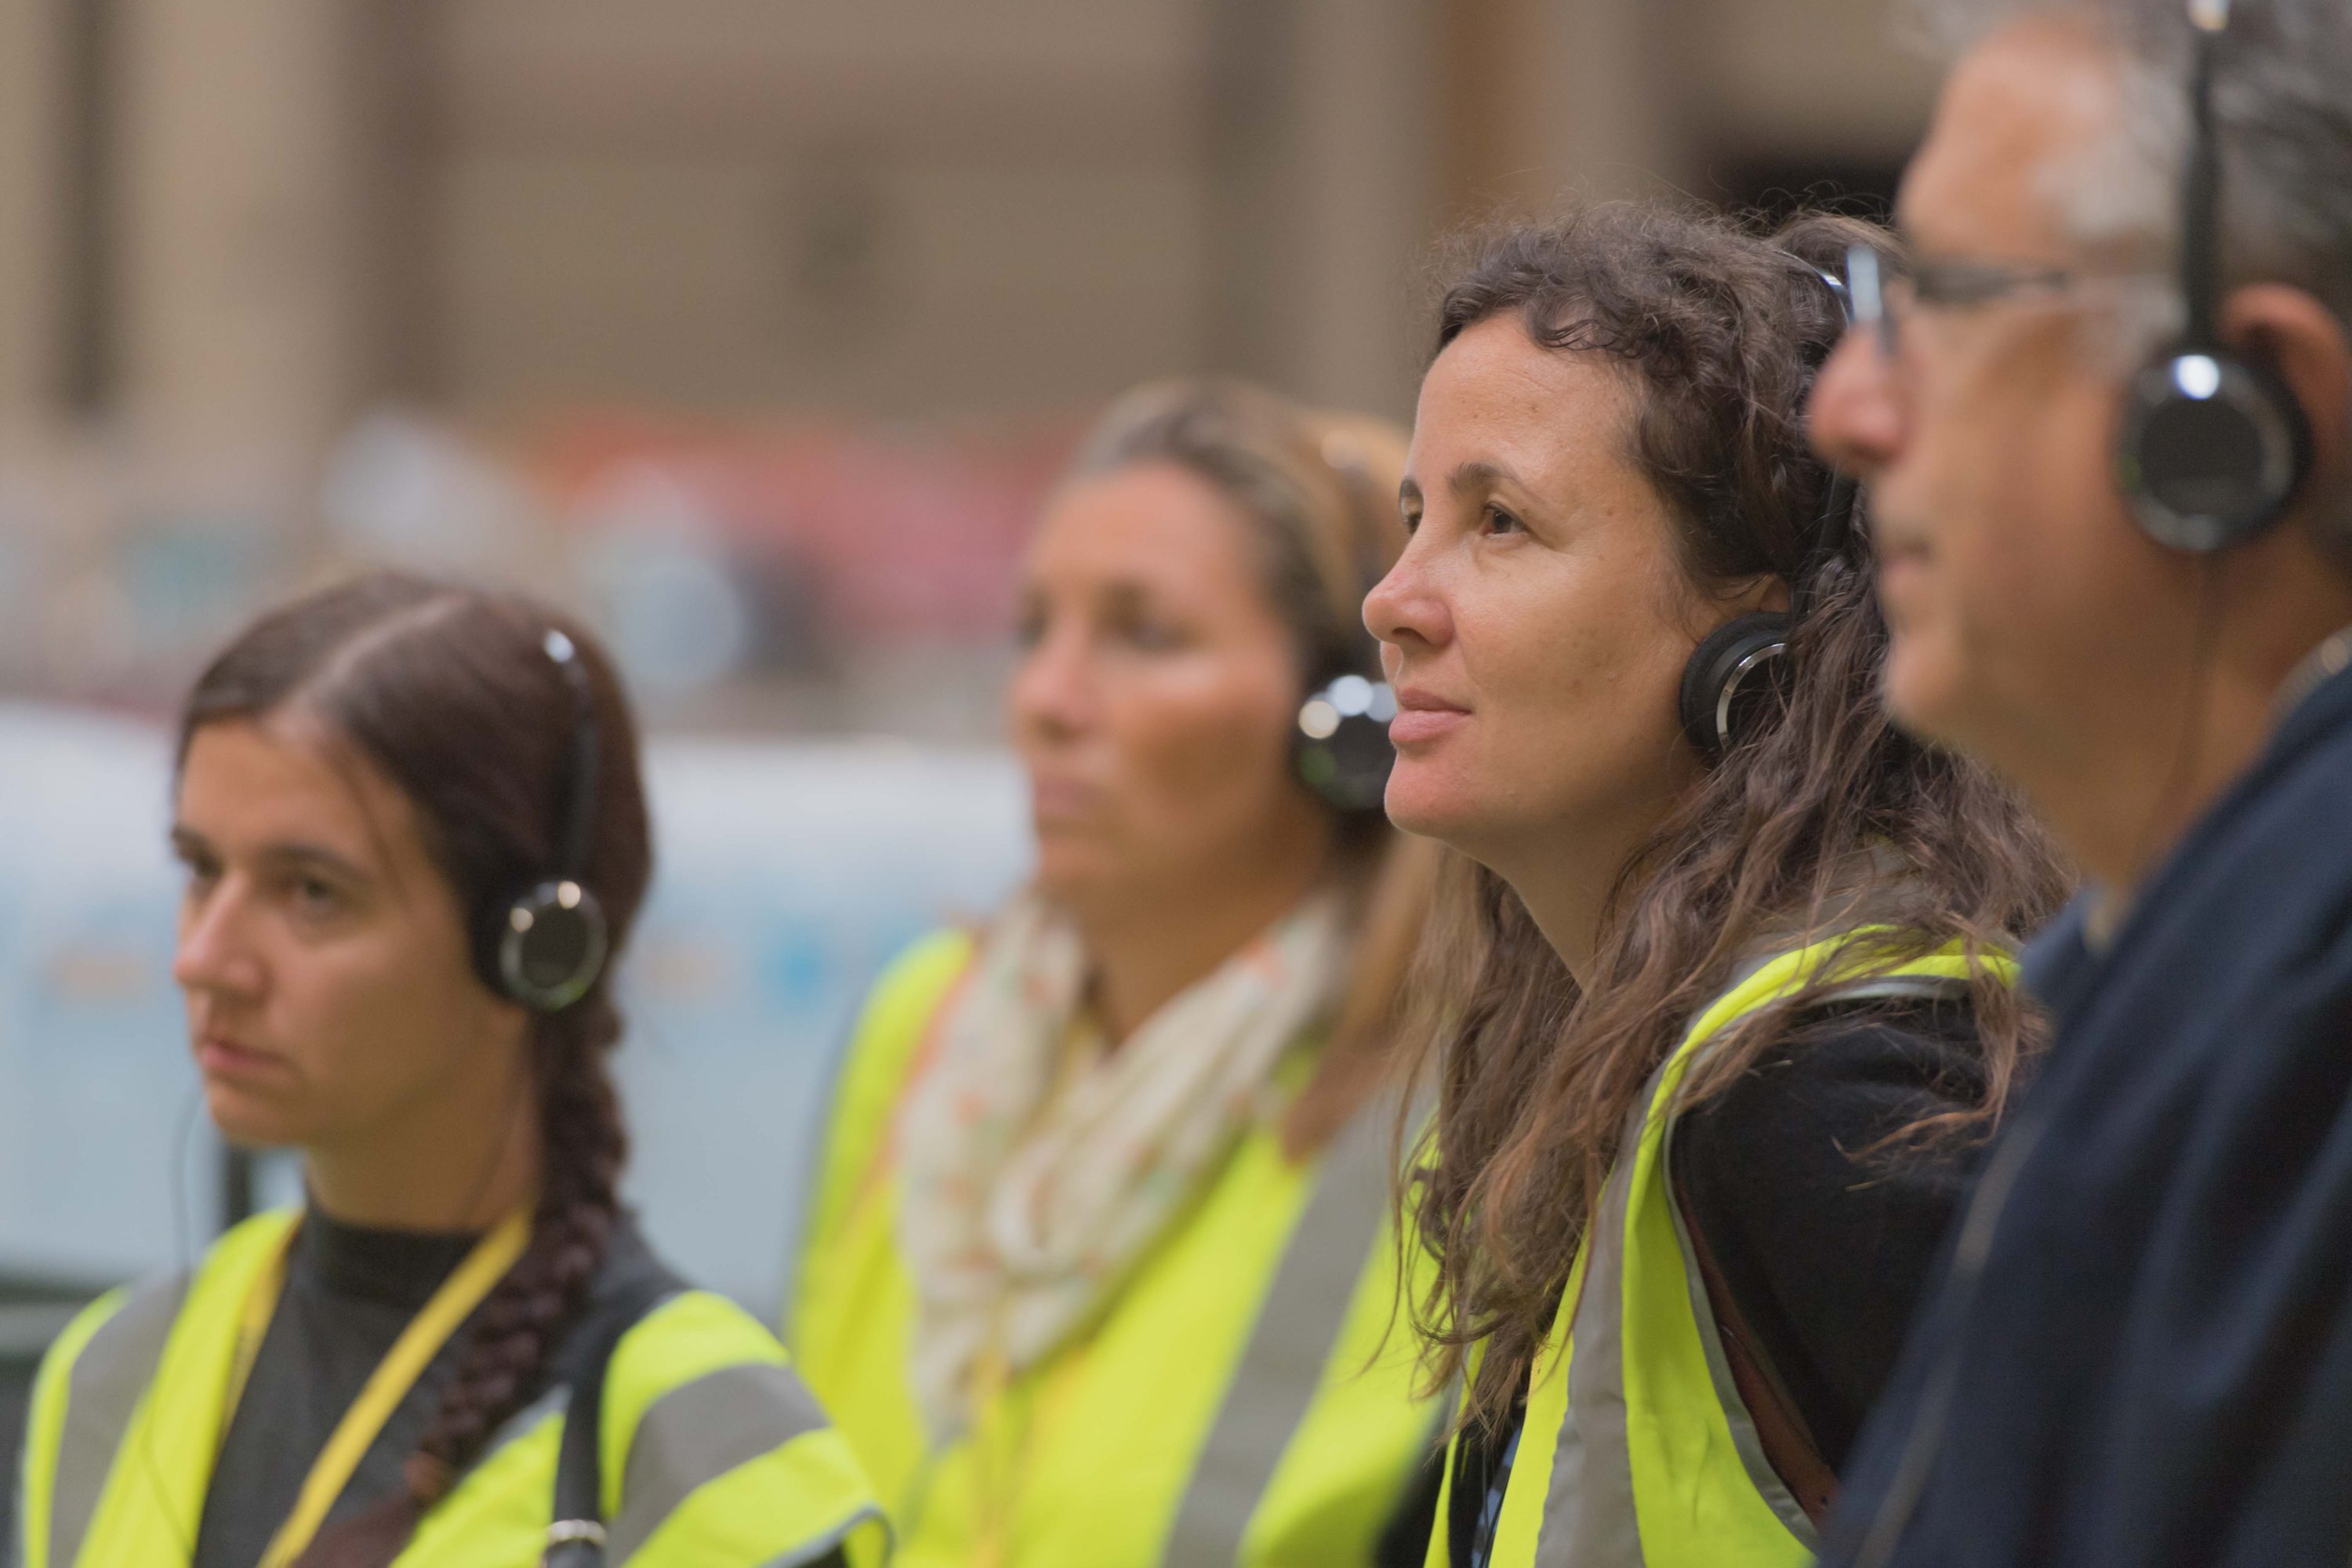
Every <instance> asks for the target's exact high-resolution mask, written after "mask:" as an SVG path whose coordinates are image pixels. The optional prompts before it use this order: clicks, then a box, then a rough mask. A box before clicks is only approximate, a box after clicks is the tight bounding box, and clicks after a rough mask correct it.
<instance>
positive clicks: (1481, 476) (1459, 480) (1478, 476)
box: [1445, 459, 1518, 496]
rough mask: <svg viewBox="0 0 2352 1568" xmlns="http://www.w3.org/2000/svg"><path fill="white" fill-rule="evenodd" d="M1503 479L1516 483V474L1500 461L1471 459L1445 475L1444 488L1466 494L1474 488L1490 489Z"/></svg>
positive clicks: (1456, 493)
mask: <svg viewBox="0 0 2352 1568" xmlns="http://www.w3.org/2000/svg"><path fill="white" fill-rule="evenodd" d="M1504 480H1509V481H1511V482H1512V483H1517V481H1518V476H1517V474H1514V473H1512V472H1511V470H1510V469H1508V468H1505V467H1503V466H1502V465H1501V464H1500V463H1489V462H1485V461H1481V460H1477V459H1473V460H1472V461H1470V462H1467V463H1465V464H1463V465H1462V466H1461V467H1460V468H1455V469H1454V472H1453V473H1451V474H1449V475H1448V476H1446V480H1445V488H1446V489H1450V490H1452V491H1453V492H1454V494H1455V495H1457V496H1459V495H1468V494H1470V493H1471V492H1472V491H1474V490H1485V489H1494V488H1495V486H1496V484H1498V483H1500V482H1502V481H1504Z"/></svg>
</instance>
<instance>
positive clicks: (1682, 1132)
mask: <svg viewBox="0 0 2352 1568" xmlns="http://www.w3.org/2000/svg"><path fill="white" fill-rule="evenodd" d="M1982 1089H1983V1072H1982V1065H1981V1062H1980V1060H1979V1055H1978V1048H1977V1033H1976V1026H1975V1021H1974V1019H1973V1018H1972V1016H1970V1014H1969V1010H1968V1009H1967V1007H1966V1006H1965V1005H1960V1004H1958V1003H1957V1002H1955V1003H1934V1002H1924V1001H1923V1002H1920V1003H1917V1004H1914V1005H1907V1006H1905V1007H1902V1008H1900V1009H1899V1010H1895V1011H1892V1012H1890V1011H1888V1010H1886V1007H1885V1004H1883V1003H1881V1004H1877V1005H1874V1008H1873V1009H1872V1011H1870V1012H1869V1013H1867V1014H1864V1015H1862V1016H1853V1017H1849V1018H1847V1019H1844V1020H1840V1019H1839V1018H1838V1017H1837V1016H1836V1014H1835V1013H1834V1012H1833V1011H1832V1012H1829V1013H1827V1014H1826V1015H1825V1016H1823V1017H1822V1020H1821V1021H1820V1022H1818V1023H1816V1024H1814V1025H1813V1026H1810V1027H1806V1028H1803V1029H1801V1030H1799V1031H1798V1032H1797V1033H1795V1034H1794V1035H1792V1037H1790V1040H1789V1041H1788V1042H1787V1043H1784V1044H1782V1045H1780V1046H1778V1047H1773V1048H1772V1049H1769V1050H1768V1051H1766V1052H1765V1053H1764V1054H1763V1055H1762V1056H1761V1057H1759V1058H1758V1059H1757V1061H1756V1063H1755V1065H1754V1066H1753V1067H1752V1068H1749V1069H1748V1072H1747V1073H1746V1074H1744V1075H1743V1076H1742V1077H1741V1078H1740V1079H1738V1081H1737V1082H1735V1083H1733V1084H1732V1085H1731V1086H1730V1087H1729V1088H1727V1089H1725V1090H1724V1091H1723V1092H1722V1093H1721V1094H1719V1095H1717V1096H1716V1097H1715V1098H1713V1099H1712V1100H1707V1101H1706V1103H1704V1104H1702V1105H1700V1106H1698V1107H1697V1108H1696V1109H1695V1110H1692V1111H1691V1112H1689V1113H1688V1114H1687V1115H1685V1117H1683V1118H1682V1119H1681V1121H1679V1122H1677V1123H1676V1125H1675V1135H1674V1142H1673V1144H1672V1146H1671V1147H1672V1155H1671V1166H1672V1175H1673V1178H1674V1181H1675V1186H1676V1189H1677V1191H1678V1193H1679V1194H1680V1196H1681V1198H1682V1201H1683V1204H1684V1205H1685V1219H1686V1221H1687V1222H1688V1223H1689V1225H1690V1226H1691V1227H1692V1228H1693V1229H1694V1230H1696V1232H1697V1233H1698V1235H1699V1237H1701V1238H1702V1239H1703V1240H1704V1242H1705V1244H1706V1247H1707V1250H1708V1253H1709V1254H1710V1256H1711V1257H1712V1258H1713V1259H1714V1262H1715V1265H1716V1268H1717V1271H1718V1272H1719V1273H1720V1274H1721V1276H1722V1279H1723V1283H1724V1286H1725V1288H1726V1289H1727V1290H1728V1291H1729V1293H1730V1296H1731V1299H1732V1300H1733V1301H1734V1302H1736V1303H1737V1304H1738V1308H1739V1311H1740V1314H1741V1315H1742V1316H1743V1317H1744V1318H1746V1319H1747V1321H1748V1328H1749V1330H1750V1331H1751V1332H1752V1335H1753V1338H1754V1340H1755V1341H1756V1342H1757V1348H1758V1349H1759V1350H1760V1352H1762V1358H1763V1359H1764V1360H1765V1361H1766V1362H1767V1363H1769V1366H1770V1368H1771V1370H1772V1372H1773V1373H1776V1374H1777V1375H1778V1377H1779V1379H1780V1383H1781V1384H1782V1386H1783V1387H1785V1388H1786V1389H1787V1391H1788V1394H1789V1397H1790V1402H1791V1403H1792V1404H1793V1405H1795V1407H1796V1412H1797V1414H1798V1415H1800V1416H1801V1418H1802V1419H1803V1421H1804V1423H1805V1425H1806V1426H1807V1427H1808V1428H1809V1430H1810V1431H1811V1436H1812V1438H1813V1441H1814V1444H1815V1446H1816V1447H1818V1448H1819V1450H1820V1452H1821V1455H1822V1458H1823V1459H1824V1460H1826V1461H1827V1462H1828V1463H1829V1465H1830V1466H1831V1468H1833V1469H1834V1468H1840V1467H1842V1466H1843V1464H1844V1462H1845V1458H1846V1454H1847V1451H1848V1450H1849V1449H1850V1448H1851V1447H1853V1441H1854V1436H1855V1433H1856V1432H1857V1431H1858V1430H1859V1428H1860V1427H1861V1425H1862V1419H1863V1416H1864V1414H1866V1413H1867V1411H1868V1410H1869V1408H1870V1405H1871V1404H1872V1402H1873V1401H1874V1399H1875V1398H1876V1396H1877V1394H1878V1390H1879V1387H1880V1385H1881V1384H1884V1383H1885V1380H1886V1377H1887V1374H1888V1373H1889V1372H1890V1370H1891V1369H1892V1368H1893V1366H1894V1364H1895V1357H1896V1354H1897V1352H1899V1351H1900V1350H1901V1348H1902V1345H1903V1341H1904V1337H1905V1334H1906V1330H1907V1329H1908V1326H1909V1323H1910V1320H1911V1315H1912V1309H1913V1307H1914V1305H1915V1304H1916V1300H1917V1299H1918V1297H1919V1296H1920V1294H1921V1292H1922V1290H1923V1289H1924V1287H1925V1286H1926V1284H1927V1279H1928V1276H1929V1273H1930V1271H1931V1270H1932V1269H1933V1268H1934V1266H1935V1263H1936V1260H1937V1257H1938V1255H1939V1254H1940V1252H1941V1251H1942V1247H1943V1237H1944V1233H1945V1231H1946V1229H1947V1228H1948V1225H1949V1223H1950V1220H1951V1217H1952V1215H1953V1214H1954V1213H1955V1212H1956V1211H1957V1209H1958V1205H1959V1203H1960V1201H1961V1199H1962V1197H1963V1196H1964V1195H1965V1194H1966V1192H1967V1189H1968V1185H1969V1181H1970V1179H1971V1177H1972V1175H1973V1173H1974V1171H1975V1168H1976V1166H1977V1164H1978V1163H1979V1150H1978V1148H1977V1147H1976V1146H1975V1145H1963V1146H1960V1147H1953V1146H1950V1145H1949V1144H1931V1145H1930V1146H1929V1147H1928V1148H1927V1150H1926V1151H1924V1152H1922V1151H1918V1150H1912V1151H1909V1152H1902V1153H1885V1152H1881V1153H1877V1154H1872V1153H1868V1152H1867V1151H1869V1150H1870V1149H1871V1147H1872V1145H1874V1144H1875V1143H1877V1142H1880V1141H1881V1140H1883V1139H1884V1138H1885V1137H1886V1135H1887V1134H1888V1133H1890V1132H1893V1131H1897V1130H1899V1129H1901V1128H1903V1127H1905V1126H1907V1125H1909V1124H1911V1123H1912V1122H1915V1121H1919V1120H1921V1119H1923V1118H1925V1117H1929V1116H1934V1115H1937V1114H1939V1113H1942V1112H1946V1111H1950V1110H1958V1109H1962V1108H1964V1107H1966V1106H1969V1105H1971V1104H1973V1103H1975V1101H1976V1100H1978V1099H1979V1097H1980V1095H1981V1093H1982ZM1518 1426H1519V1415H1518V1414H1517V1413H1515V1414H1514V1415H1513V1416H1512V1417H1511V1419H1510V1421H1509V1422H1508V1423H1507V1425H1506V1426H1505V1427H1504V1428H1503V1429H1501V1430H1500V1431H1498V1432H1496V1433H1495V1434H1493V1435H1492V1436H1481V1435H1480V1434H1479V1433H1478V1432H1476V1431H1475V1429H1474V1430H1472V1431H1469V1432H1465V1434H1464V1435H1463V1439H1462V1442H1461V1445H1460V1447H1459V1448H1458V1449H1457V1457H1456V1459H1455V1470H1454V1490H1453V1493H1452V1495H1451V1502H1450V1504H1449V1508H1448V1517H1447V1520H1446V1531H1447V1538H1448V1542H1449V1546H1450V1552H1449V1558H1450V1560H1451V1561H1452V1562H1453V1563H1455V1564H1456V1565H1457V1568H1469V1565H1470V1564H1471V1563H1472V1555H1471V1553H1472V1549H1473V1543H1474V1542H1475V1541H1476V1539H1477V1523H1478V1519H1479V1516H1480V1513H1481V1511H1482V1510H1485V1509H1486V1505H1487V1502H1488V1500H1489V1493H1490V1492H1492V1491H1494V1490H1495V1489H1496V1486H1497V1484H1498V1483H1499V1482H1500V1481H1502V1480H1503V1479H1507V1474H1508V1468H1507V1458H1508V1456H1509V1455H1510V1453H1511V1451H1512V1446H1513V1444H1514V1443H1515V1442H1516V1440H1517V1436H1518Z"/></svg>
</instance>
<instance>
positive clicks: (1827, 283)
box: [1676, 256, 1854, 763]
mask: <svg viewBox="0 0 2352 1568" xmlns="http://www.w3.org/2000/svg"><path fill="white" fill-rule="evenodd" d="M1790 259H1791V260H1792V261H1794V262H1795V264H1796V269H1797V270H1798V271H1800V272H1801V273H1804V274H1805V275H1807V276H1808V277H1811V278H1816V279H1820V280H1821V282H1822V286H1823V287H1825V288H1826V289H1829V291H1830V298H1831V299H1832V300H1835V301H1836V303H1837V308H1838V313H1839V314H1840V315H1841V316H1843V317H1844V318H1845V320H1846V321H1849V322H1851V321H1853V304H1852V302H1851V300H1850V299H1849V297H1848V295H1847V291H1846V285H1845V280H1844V279H1842V278H1839V277H1837V276H1836V275H1835V274H1833V273H1830V272H1824V271H1822V269H1821V268H1818V267H1815V266H1814V265H1812V264H1811V262H1809V261H1806V260H1804V259H1802V258H1798V257H1793V256H1792V257H1791V258H1790ZM1853 500H1854V490H1853V486H1852V485H1851V484H1849V483H1848V482H1847V481H1846V480H1845V479H1843V477H1842V476H1840V475H1837V474H1834V473H1832V475H1831V476H1830V483H1829V490H1828V493H1827V494H1826V495H1825V496H1824V498H1823V500H1822V515H1821V516H1820V518H1818V519H1817V520H1816V521H1814V524H1813V530H1812V533H1811V537H1810V538H1809V539H1807V541H1806V542H1805V556H1804V562H1803V564H1802V565H1801V566H1800V567H1799V568H1798V570H1797V580H1796V582H1795V583H1794V584H1791V602H1790V613H1789V614H1785V615H1784V614H1782V613H1781V612H1780V611H1778V610H1759V611H1757V612H1756V613H1755V614H1753V615H1747V616H1737V617H1735V618H1734V619H1732V620H1729V621H1726V622H1725V623H1724V624H1723V625H1721V626H1717V627H1716V628H1715V630H1713V631H1711V632H1709V633H1708V634H1707V635H1706V637H1701V638H1700V639H1699V644H1698V647H1695V648H1693V649H1692V650H1691V656H1690V658H1689V659H1688V660H1686V661H1685V663H1684V665H1683V679H1682V689H1681V692H1680V694H1679V697H1678V700H1677V703H1676V707H1677V710H1678V711H1679V712H1680V714H1681V716H1682V723H1683V734H1684V735H1685V737H1686V738H1688V740H1689V741H1690V743H1691V745H1692V746H1693V747H1694V748H1696V751H1697V752H1698V754H1699V755H1700V756H1701V757H1703V758H1705V759H1706V761H1707V762H1709V763H1717V762H1720V761H1721V760H1722V759H1723V754H1724V753H1725V752H1727V751H1729V750H1730V749H1731V743H1732V742H1733V741H1734V740H1736V739H1738V737H1739V736H1740V735H1742V734H1748V733H1752V732H1753V731H1754V728H1755V726H1756V725H1757V724H1759V723H1760V722H1762V721H1763V716H1764V714H1765V713H1766V712H1768V711H1769V710H1770V709H1771V708H1772V707H1774V706H1775V705H1777V704H1778V703H1779V702H1780V701H1782V700H1785V699H1786V697H1787V694H1788V689H1789V673H1790V672H1789V631H1790V627H1791V626H1794V625H1795V623H1796V619H1797V617H1798V616H1801V615H1803V614H1804V613H1805V611H1806V609H1807V607H1808V606H1807V605H1806V603H1805V597H1804V595H1805V592H1806V585H1807V584H1808V583H1809V582H1810V581H1811V577H1812V574H1813V570H1814V568H1815V567H1817V566H1818V565H1820V564H1821V563H1822V559H1823V558H1824V557H1825V556H1827V555H1829V554H1831V553H1832V552H1835V551H1836V550H1837V549H1839V548H1840V547H1841V546H1842V545H1843V543H1844V542H1845V538H1846V534H1847V532H1848V531H1850V530H1851V529H1852V527H1853Z"/></svg>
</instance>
